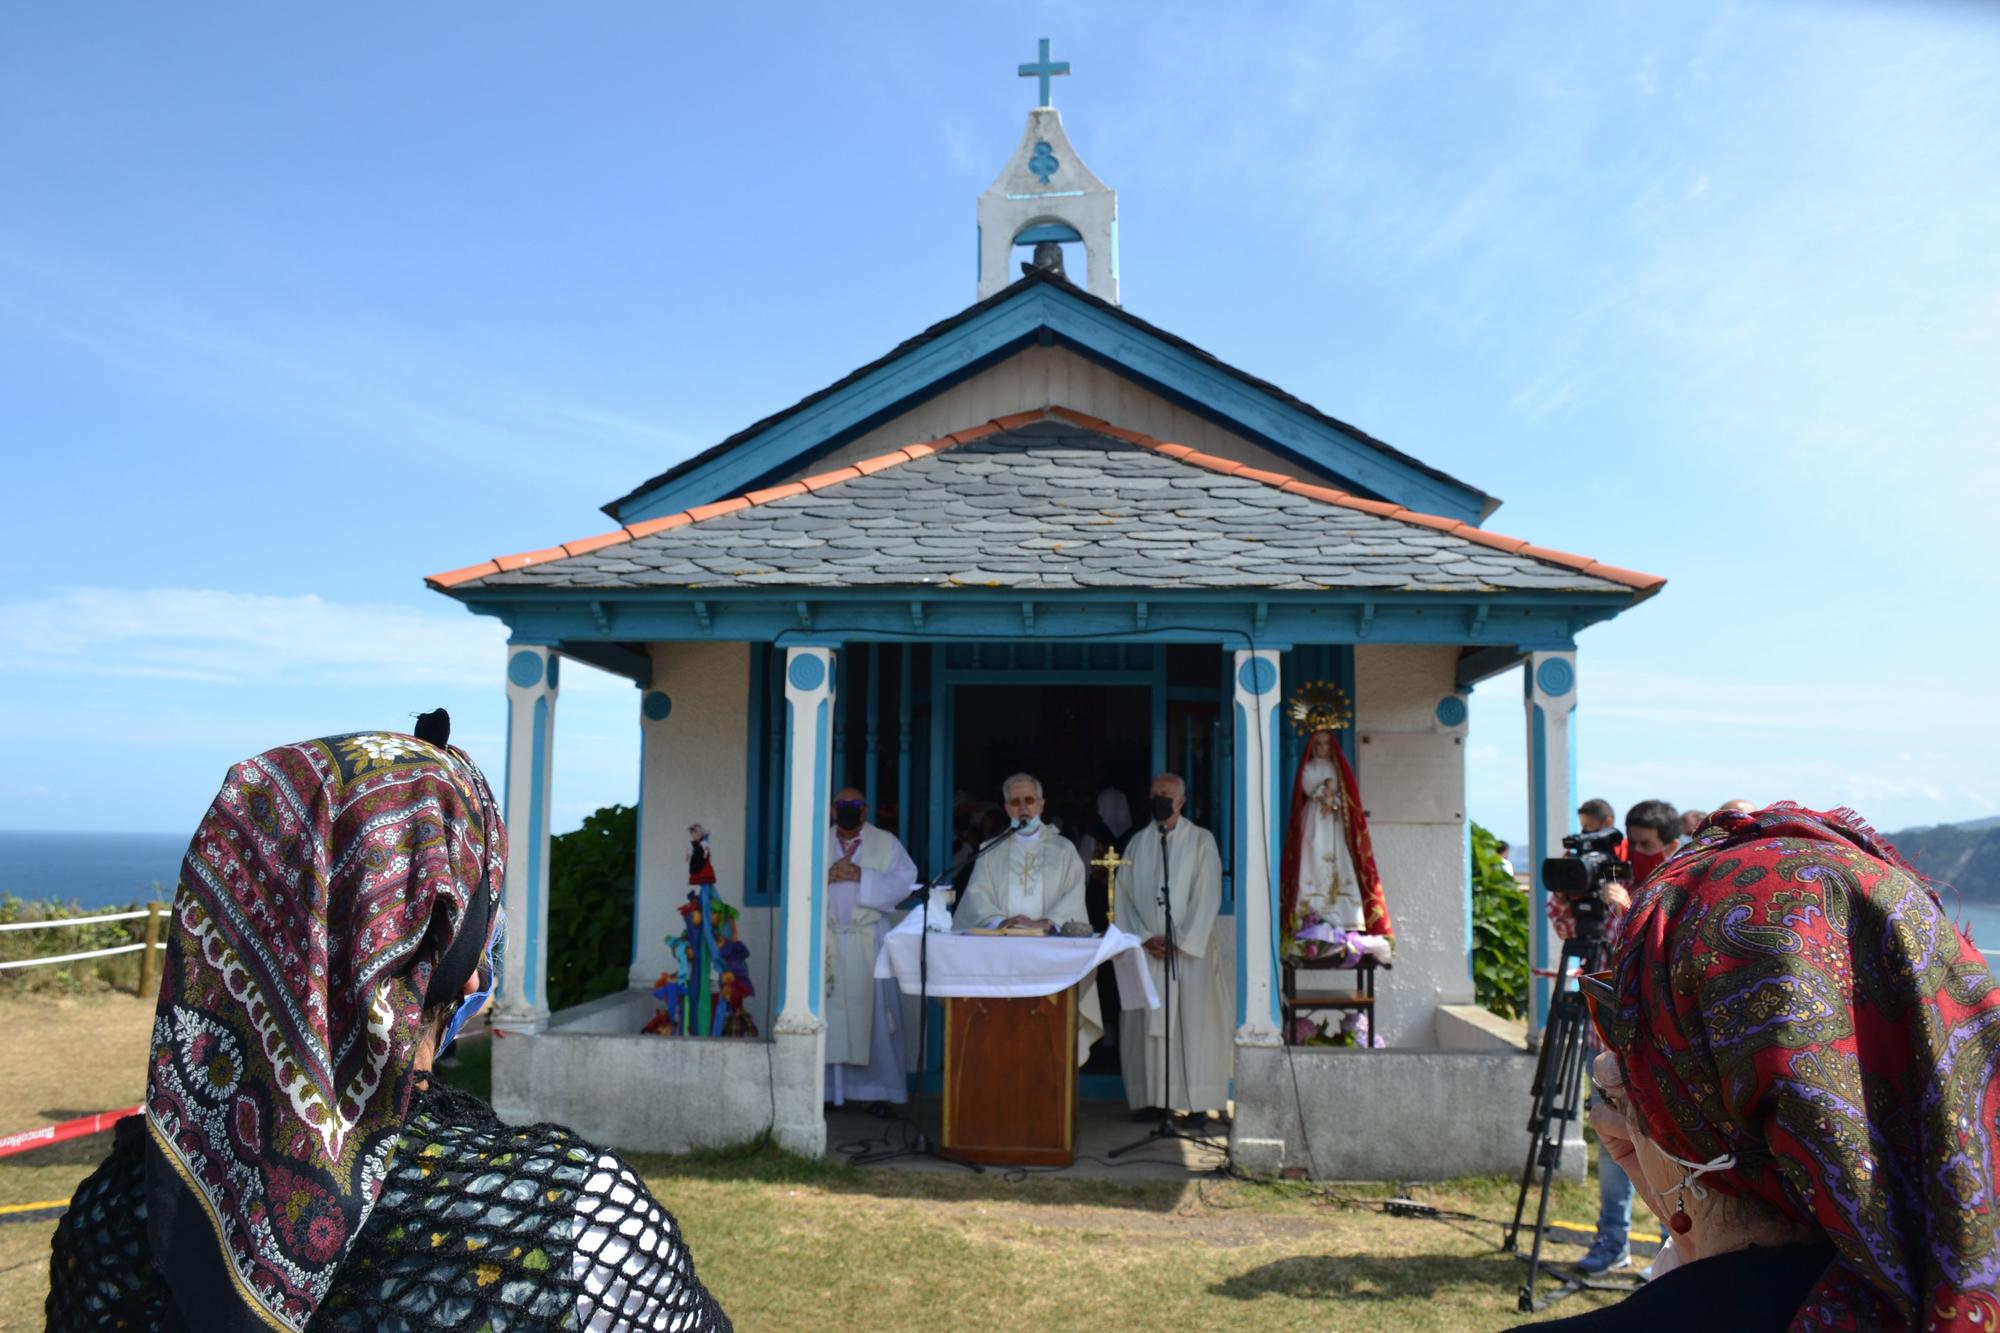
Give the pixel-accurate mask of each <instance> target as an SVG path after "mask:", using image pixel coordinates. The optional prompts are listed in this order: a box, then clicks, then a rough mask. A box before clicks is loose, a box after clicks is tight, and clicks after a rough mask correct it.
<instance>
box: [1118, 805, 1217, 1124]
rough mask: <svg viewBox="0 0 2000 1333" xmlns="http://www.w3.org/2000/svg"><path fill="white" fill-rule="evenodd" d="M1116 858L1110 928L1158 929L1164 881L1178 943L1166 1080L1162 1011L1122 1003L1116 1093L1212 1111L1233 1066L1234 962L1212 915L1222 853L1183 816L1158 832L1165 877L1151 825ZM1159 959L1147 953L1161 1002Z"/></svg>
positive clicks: (1163, 987)
mask: <svg viewBox="0 0 2000 1333" xmlns="http://www.w3.org/2000/svg"><path fill="white" fill-rule="evenodd" d="M1125 856H1126V862H1125V864H1124V866H1122V867H1121V868H1120V869H1119V871H1118V891H1117V894H1116V898H1115V902H1114V905H1113V910H1114V912H1115V914H1116V920H1117V923H1118V928H1119V929H1120V930H1126V931H1130V932H1131V933H1132V934H1134V935H1137V936H1138V937H1139V938H1140V939H1142V940H1149V939H1152V938H1153V937H1154V936H1155V935H1165V934H1166V931H1167V922H1166V912H1165V911H1164V910H1163V909H1162V908H1161V906H1160V885H1161V883H1162V881H1163V880H1164V881H1165V882H1166V883H1167V886H1168V892H1169V893H1171V894H1172V895H1173V908H1174V936H1175V939H1176V941H1177V942H1178V943H1179V946H1180V947H1179V950H1178V952H1179V955H1180V956H1179V958H1178V959H1177V960H1176V961H1177V966H1176V968H1175V970H1174V977H1173V1009H1174V1012H1173V1036H1172V1042H1173V1050H1172V1054H1173V1086H1172V1088H1169V1087H1167V1085H1166V1079H1167V1066H1166V1060H1167V1043H1168V1030H1167V1012H1166V1010H1165V1009H1164V1008H1157V1009H1127V1010H1125V1012H1124V1013H1123V1014H1122V1015H1121V1016H1120V1018H1119V1021H1118V1057H1119V1062H1120V1065H1121V1066H1122V1071H1123V1073H1124V1075H1125V1098H1126V1100H1127V1101H1129V1102H1130V1103H1131V1104H1132V1108H1133V1109H1134V1110H1137V1109H1139V1108H1140V1107H1145V1106H1158V1107H1165V1108H1167V1109H1169V1110H1187V1111H1219V1110H1221V1109H1222V1108H1223V1106H1224V1105H1225V1104H1226V1103H1227V1102H1228V1100H1229V1078H1230V1073H1231V1070H1232V1069H1233V1068H1234V1064H1235V1051H1236V1048H1235V1023H1234V1021H1233V1020H1234V1017H1235V1009H1236V984H1235V971H1236V969H1235V967H1234V966H1233V963H1234V960H1233V959H1232V958H1230V957H1229V956H1228V955H1227V953H1226V951H1225V950H1223V949H1222V948H1221V947H1220V943H1219V942H1218V941H1217V939H1216V933H1215V917H1216V914H1217V913H1218V912H1220V911H1221V910H1222V858H1221V856H1220V855H1219V854H1218V853H1217V852H1216V849H1215V835H1214V834H1212V833H1210V832H1209V831H1208V830H1207V829H1205V828H1197V827H1195V826H1194V825H1193V824H1191V823H1189V822H1188V821H1187V819H1186V817H1185V816H1183V817H1182V818H1181V819H1179V820H1178V821H1176V823H1175V824H1174V827H1173V828H1172V830H1170V831H1169V832H1168V833H1167V837H1166V858H1167V863H1166V866H1165V874H1164V875H1163V874H1162V867H1161V865H1160V826H1159V825H1158V824H1157V823H1155V824H1148V825H1147V826H1146V827H1145V828H1143V829H1140V830H1139V831H1138V832H1137V833H1135V834H1133V835H1132V842H1131V845H1130V846H1128V847H1127V848H1126V849H1125ZM1166 966H1167V965H1166V960H1165V959H1161V958H1155V957H1153V956H1152V955H1151V954H1148V955H1147V956H1146V967H1147V969H1148V970H1149V971H1150V972H1151V973H1152V974H1153V985H1154V987H1155V988H1156V989H1157V990H1159V992H1160V994H1161V997H1162V999H1163V1000H1164V999H1165V997H1166V992H1167V978H1166Z"/></svg>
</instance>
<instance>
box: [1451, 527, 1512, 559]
mask: <svg viewBox="0 0 2000 1333" xmlns="http://www.w3.org/2000/svg"><path fill="white" fill-rule="evenodd" d="M1458 535H1459V536H1461V537H1463V538H1465V539H1466V540H1467V541H1469V542H1477V543H1479V544H1480V545H1481V546H1490V547H1492V548H1493V549H1494V550H1496V551H1505V552H1507V553H1508V554H1509V555H1512V554H1513V553H1514V552H1516V551H1518V550H1520V549H1521V548H1522V547H1523V546H1526V545H1527V544H1528V543H1527V542H1524V541H1522V540H1521V539H1520V538H1519V537H1508V536H1505V535H1503V534H1501V533H1498V532H1488V531H1486V529H1484V528H1475V527H1473V526H1472V525H1471V524H1470V523H1468V524H1466V525H1465V530H1464V531H1463V532H1460V533H1459V534H1458Z"/></svg>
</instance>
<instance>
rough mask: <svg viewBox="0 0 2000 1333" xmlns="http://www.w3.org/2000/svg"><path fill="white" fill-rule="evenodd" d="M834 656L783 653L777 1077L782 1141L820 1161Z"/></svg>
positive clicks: (823, 651)
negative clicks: (782, 792)
mask: <svg viewBox="0 0 2000 1333" xmlns="http://www.w3.org/2000/svg"><path fill="white" fill-rule="evenodd" d="M833 668H834V656H833V652H832V650H831V649H827V648H792V649H789V650H787V652H786V654H785V781H784V801H785V808H784V811H783V824H782V827H783V829H784V865H783V872H782V873H783V875H784V881H783V883H784V897H783V911H782V913H781V917H782V919H781V922H780V925H779V943H780V951H779V956H778V994H777V1018H776V1019H775V1020H774V1021H773V1022H772V1024H771V1035H772V1041H773V1043H774V1044H775V1045H776V1047H777V1050H776V1053H775V1061H774V1065H775V1077H776V1088H775V1095H776V1103H777V1123H776V1125H775V1126H774V1127H773V1128H774V1136H775V1137H776V1139H777V1142H778V1145H779V1146H780V1147H783V1148H787V1149H789V1150H790V1151H792V1152H796V1153H804V1154H806V1155H808V1156H812V1157H817V1156H819V1155H820V1154H821V1153H822V1152H824V1151H825V1150H826V1116H825V1113H824V1112H823V1111H822V1110H821V1097H822V1095H823V1092H824V1082H825V1078H826V1074H825V1065H826V1021H825V1020H824V1019H823V1018H821V1017H820V997H821V995H822V994H823V992H824V988H825V985H826V977H825V974H824V967H825V959H824V954H825V946H824V942H823V938H822V936H823V932H824V930H825V917H826V905H825V902H826V820H827V803H828V801H829V800H830V799H831V797H832V793H831V791H830V790H829V783H830V782H831V780H832V768H833V745H832V734H831V733H832V721H833V718H832V714H833Z"/></svg>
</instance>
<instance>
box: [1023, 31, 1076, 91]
mask: <svg viewBox="0 0 2000 1333" xmlns="http://www.w3.org/2000/svg"><path fill="white" fill-rule="evenodd" d="M1067 73H1069V61H1067V60H1050V59H1049V39H1048V38H1046V37H1044V38H1042V58H1041V59H1040V60H1037V61H1036V62H1035V63H1034V64H1032V65H1023V66H1021V77H1022V78H1024V79H1040V80H1041V81H1042V105H1043V106H1047V105H1048V104H1049V80H1050V79H1051V78H1053V77H1055V76H1056V75H1058V74H1067Z"/></svg>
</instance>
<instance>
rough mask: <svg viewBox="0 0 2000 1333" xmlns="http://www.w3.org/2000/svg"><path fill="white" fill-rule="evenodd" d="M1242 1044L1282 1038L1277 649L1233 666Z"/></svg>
mask: <svg viewBox="0 0 2000 1333" xmlns="http://www.w3.org/2000/svg"><path fill="white" fill-rule="evenodd" d="M1234 679H1235V703H1236V708H1235V714H1236V722H1235V745H1234V747H1233V748H1234V751H1235V760H1236V763H1235V768H1236V773H1235V781H1236V793H1237V811H1236V821H1235V823H1236V827H1235V830H1234V832H1235V839H1234V840H1235V847H1234V849H1233V850H1234V858H1233V860H1234V864H1235V866H1236V899H1237V903H1236V975H1237V977H1238V978H1239V980H1238V982H1237V1000H1238V1003H1237V1013H1236V1022H1237V1030H1236V1042H1237V1045H1239V1046H1242V1045H1246V1044H1247V1045H1255V1046H1276V1045H1277V1044H1278V933H1277V917H1278V857H1277V853H1276V848H1277V846H1278V838H1279V829H1278V824H1277V821H1278V811H1277V799H1276V797H1277V785H1278V777H1277V763H1278V751H1277V743H1278V702H1279V699H1278V650H1277V649H1275V648H1259V649H1256V650H1254V651H1253V650H1250V649H1240V650H1238V652H1237V654H1236V672H1235V677H1234Z"/></svg>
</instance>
